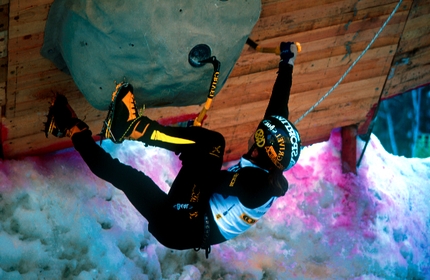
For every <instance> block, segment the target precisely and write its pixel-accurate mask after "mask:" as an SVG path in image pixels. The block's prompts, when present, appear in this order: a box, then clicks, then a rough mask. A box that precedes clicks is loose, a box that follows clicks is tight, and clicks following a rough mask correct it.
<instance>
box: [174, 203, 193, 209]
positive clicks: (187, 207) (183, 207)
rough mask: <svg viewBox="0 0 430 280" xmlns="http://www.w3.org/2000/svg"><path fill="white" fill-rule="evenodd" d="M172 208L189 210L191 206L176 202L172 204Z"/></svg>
mask: <svg viewBox="0 0 430 280" xmlns="http://www.w3.org/2000/svg"><path fill="white" fill-rule="evenodd" d="M173 209H175V210H178V211H179V210H191V209H193V206H192V205H190V204H188V203H176V204H175V205H173Z"/></svg>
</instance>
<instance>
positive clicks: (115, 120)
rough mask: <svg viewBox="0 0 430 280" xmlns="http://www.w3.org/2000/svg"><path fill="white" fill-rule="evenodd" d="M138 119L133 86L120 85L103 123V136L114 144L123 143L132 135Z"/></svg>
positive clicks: (114, 93) (127, 84)
mask: <svg viewBox="0 0 430 280" xmlns="http://www.w3.org/2000/svg"><path fill="white" fill-rule="evenodd" d="M138 118H139V114H138V111H137V109H136V102H135V100H134V95H133V86H132V85H131V84H129V83H125V82H123V83H120V84H118V85H117V86H116V89H115V91H114V92H113V94H112V102H111V104H110V106H109V112H108V115H107V117H106V119H105V121H104V123H103V129H102V135H103V136H104V137H105V138H108V139H111V140H112V141H113V142H114V143H122V142H123V141H124V140H125V139H127V138H128V136H129V135H130V134H131V132H132V128H133V127H134V125H135V124H136V121H137V120H138Z"/></svg>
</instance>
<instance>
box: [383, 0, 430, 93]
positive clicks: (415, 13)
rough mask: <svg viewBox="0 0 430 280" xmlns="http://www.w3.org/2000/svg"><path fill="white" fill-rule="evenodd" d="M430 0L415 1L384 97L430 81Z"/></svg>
mask: <svg viewBox="0 0 430 280" xmlns="http://www.w3.org/2000/svg"><path fill="white" fill-rule="evenodd" d="M429 22H430V1H428V0H415V1H414V4H413V5H412V8H411V12H410V15H409V18H408V20H407V23H406V25H405V29H404V32H403V34H402V37H401V40H400V43H399V48H398V49H397V52H396V54H395V57H394V60H393V65H392V67H391V71H390V74H389V76H388V78H387V83H386V85H385V87H384V90H383V97H384V98H389V97H391V96H394V95H396V94H400V93H403V92H406V91H408V90H411V89H413V88H416V87H418V86H421V85H425V84H427V83H429V81H430V66H429V65H430V25H429V24H428V23H429Z"/></svg>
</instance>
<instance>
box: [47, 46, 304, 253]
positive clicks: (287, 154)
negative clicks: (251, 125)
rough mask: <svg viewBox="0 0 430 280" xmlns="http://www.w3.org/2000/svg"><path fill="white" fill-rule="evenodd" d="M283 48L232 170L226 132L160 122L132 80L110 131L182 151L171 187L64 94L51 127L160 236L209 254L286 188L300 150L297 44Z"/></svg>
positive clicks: (121, 89) (115, 104)
mask: <svg viewBox="0 0 430 280" xmlns="http://www.w3.org/2000/svg"><path fill="white" fill-rule="evenodd" d="M280 50H281V54H280V57H281V59H280V63H279V71H278V75H277V78H276V81H275V84H274V87H273V91H272V95H271V97H270V101H269V104H268V106H267V109H266V112H265V115H264V118H263V120H262V121H261V122H260V123H259V125H258V127H257V129H256V131H255V133H254V136H253V137H251V139H252V140H253V141H252V143H251V144H250V147H249V151H248V152H247V153H246V154H245V155H243V156H242V157H241V159H240V160H239V162H238V163H237V165H235V166H233V167H231V168H229V169H228V170H221V166H222V163H223V154H224V148H225V140H224V137H223V136H222V135H221V134H220V133H218V132H215V131H211V130H208V129H205V128H202V127H197V126H191V127H169V126H162V125H160V124H159V123H157V122H156V121H153V120H150V119H149V118H147V117H146V116H143V115H139V114H138V112H137V110H136V104H135V101H134V96H133V88H132V86H131V85H130V84H128V83H121V84H119V85H117V87H116V90H115V92H114V93H113V95H112V104H111V110H110V111H109V114H108V117H107V119H106V122H107V128H108V129H107V130H106V133H105V136H106V138H109V139H111V140H112V141H113V142H115V143H122V142H123V141H124V140H125V139H127V140H135V141H141V142H143V143H145V144H147V145H151V146H156V147H161V148H165V149H168V150H170V151H172V152H175V153H176V154H178V155H179V159H180V160H181V162H182V167H181V169H180V171H179V173H178V175H177V177H176V178H175V180H174V182H173V183H172V185H171V188H170V190H169V192H168V193H167V194H166V193H165V192H163V191H162V190H161V189H160V188H159V187H158V186H157V185H156V184H155V183H154V182H153V181H152V180H151V178H150V177H148V176H147V175H145V174H144V173H143V172H140V171H138V170H136V169H134V168H132V167H130V166H128V165H125V164H123V163H121V162H120V161H119V160H118V159H113V158H112V157H111V155H110V154H108V153H107V152H106V151H104V150H103V148H102V147H100V146H99V145H98V144H97V143H96V142H95V141H94V139H93V138H92V133H91V131H90V130H89V127H88V125H87V124H85V123H84V122H83V121H82V120H79V119H78V118H77V116H76V114H75V113H74V111H73V109H72V108H71V107H70V105H69V104H68V102H67V99H66V98H65V97H64V96H63V95H57V97H56V98H55V100H54V101H53V103H52V106H51V107H50V115H51V116H52V120H51V122H50V124H51V129H49V132H51V133H52V134H54V135H55V136H57V137H62V136H68V137H71V139H72V142H73V145H74V147H75V149H76V150H77V151H78V152H79V154H80V155H81V156H82V158H83V160H84V161H85V162H86V164H87V165H88V167H89V168H90V169H91V171H92V172H93V173H94V174H95V175H97V176H98V177H100V178H101V179H103V180H106V181H108V182H110V183H111V184H112V185H113V186H115V187H116V188H118V189H120V190H122V191H123V192H124V193H125V195H126V196H127V198H128V199H129V201H130V202H131V203H132V204H133V205H134V207H135V208H136V209H137V210H138V211H139V212H140V213H141V214H142V215H143V216H144V217H145V218H146V219H147V220H148V223H149V224H148V229H149V232H151V234H153V236H154V237H155V238H156V239H157V240H158V241H159V242H160V243H161V244H163V245H164V246H166V247H168V248H172V249H178V250H182V249H192V248H194V249H196V250H198V249H204V250H205V251H206V256H207V255H208V254H209V252H210V246H211V245H213V244H218V243H221V242H224V241H226V240H229V239H232V238H234V237H236V236H238V235H239V234H241V233H243V232H245V231H246V230H247V229H249V228H250V227H251V226H252V225H254V224H255V223H256V222H257V221H258V220H259V219H260V218H261V217H262V216H263V215H264V214H265V213H266V212H267V211H268V209H269V208H270V206H271V205H272V204H273V203H274V202H275V200H276V199H277V198H278V197H280V196H283V195H284V194H285V193H286V191H287V189H288V182H287V180H286V179H285V177H284V176H283V172H284V171H286V170H288V169H290V168H291V167H292V166H293V165H294V164H295V163H296V162H297V160H298V158H299V155H300V136H299V133H298V131H297V129H296V128H295V127H294V125H293V124H292V123H291V122H289V121H288V100H289V96H290V88H291V84H292V72H293V67H294V61H295V59H296V55H297V47H296V45H295V44H294V43H291V42H288V43H285V42H283V43H281V45H280ZM148 164H151V161H150V159H148Z"/></svg>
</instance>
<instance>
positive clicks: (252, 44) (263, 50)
mask: <svg viewBox="0 0 430 280" xmlns="http://www.w3.org/2000/svg"><path fill="white" fill-rule="evenodd" d="M246 43H247V44H248V45H249V46H250V47H251V48H253V49H254V50H256V51H257V52H261V53H274V54H276V55H280V54H281V48H280V46H278V47H276V48H266V47H261V46H260V45H258V44H257V43H256V42H255V41H253V40H251V39H250V38H248V39H247V40H246ZM294 44H295V45H296V47H297V52H301V51H302V46H301V45H300V43H299V42H294Z"/></svg>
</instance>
